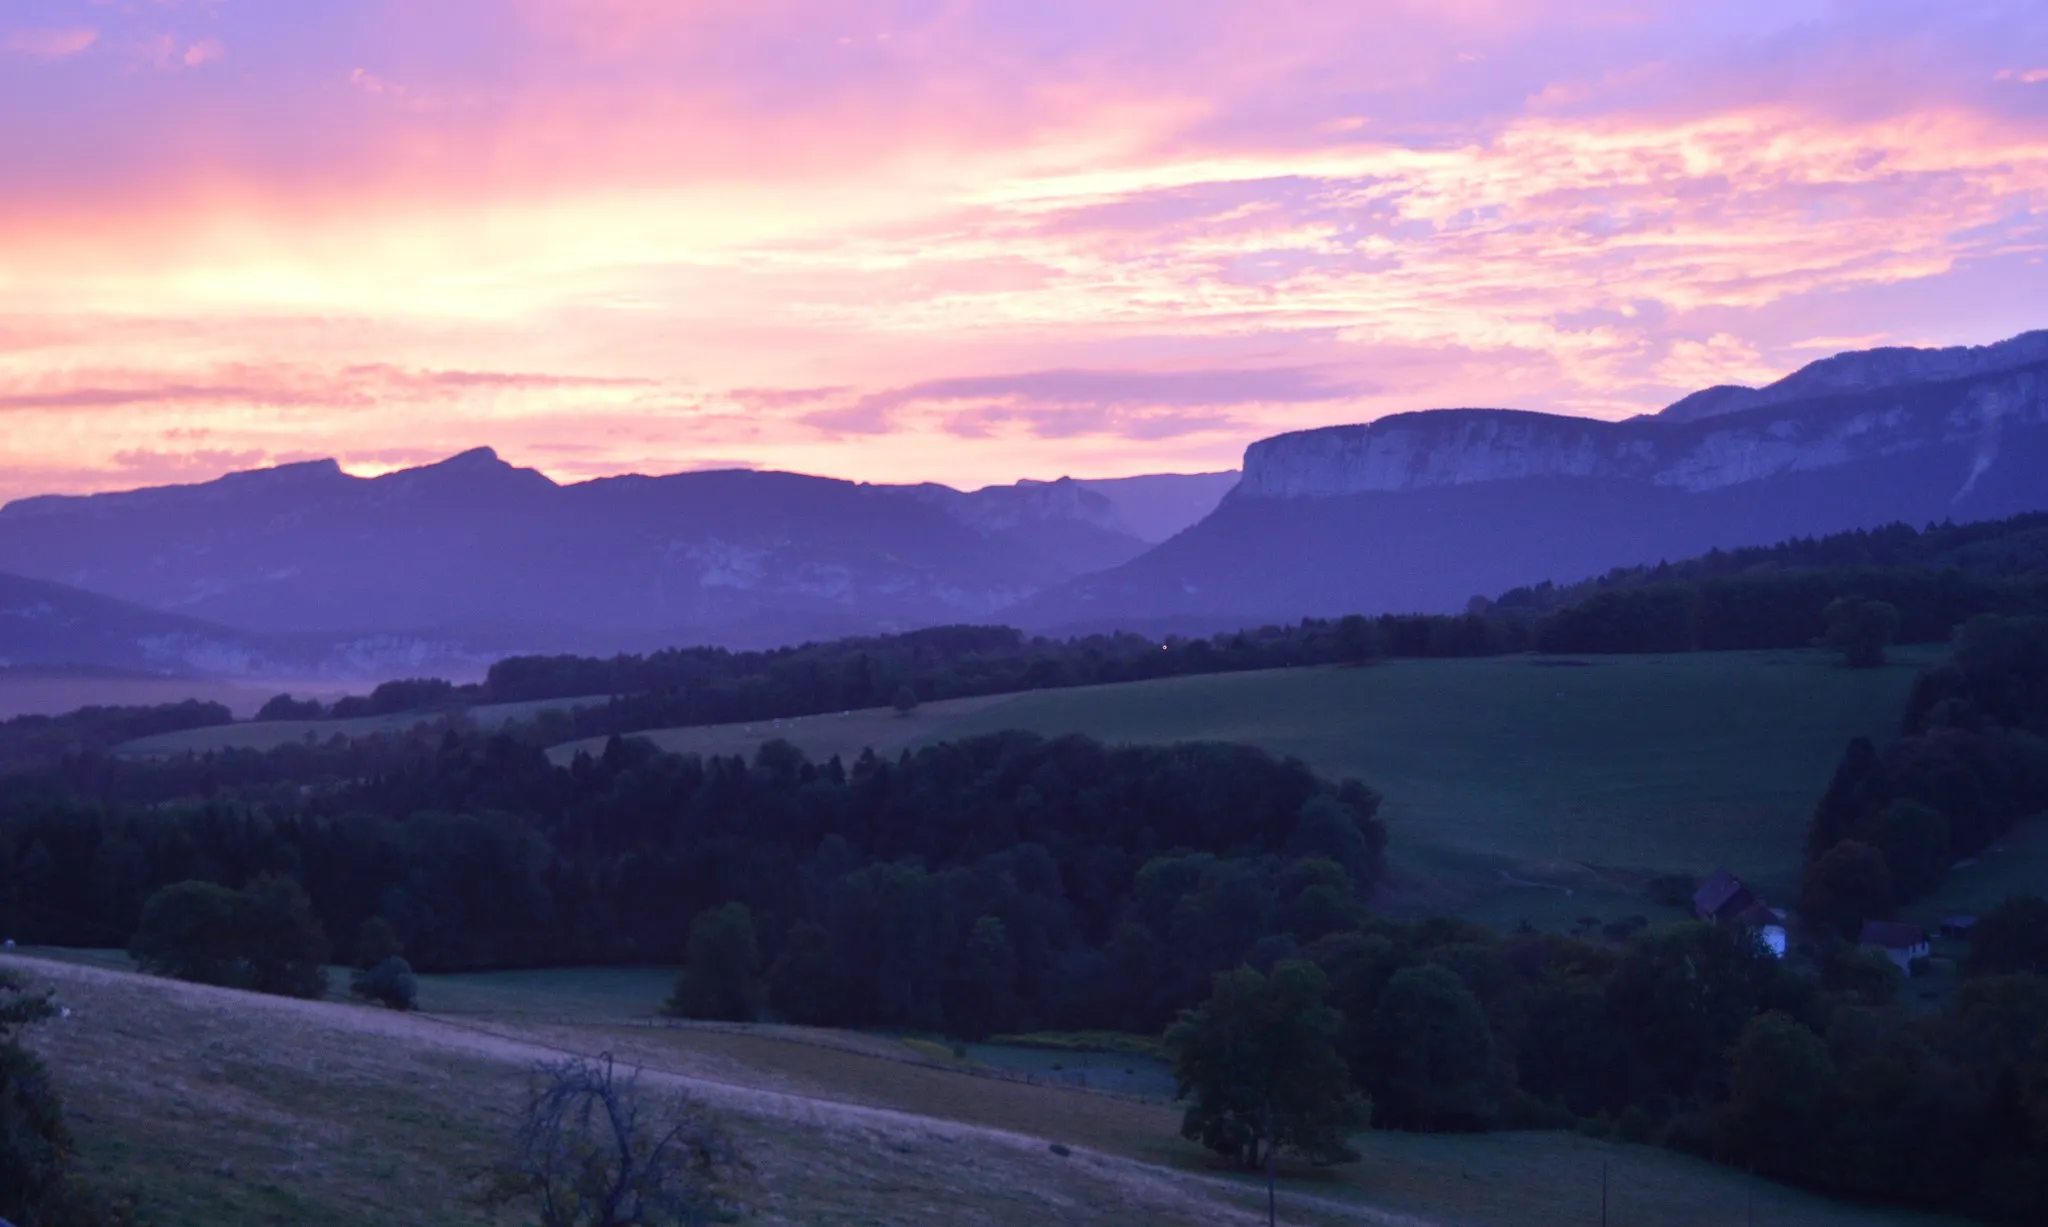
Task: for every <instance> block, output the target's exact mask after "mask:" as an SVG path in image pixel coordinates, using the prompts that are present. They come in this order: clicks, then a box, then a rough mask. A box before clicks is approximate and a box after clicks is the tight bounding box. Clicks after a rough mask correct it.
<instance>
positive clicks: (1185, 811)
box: [0, 729, 1386, 1033]
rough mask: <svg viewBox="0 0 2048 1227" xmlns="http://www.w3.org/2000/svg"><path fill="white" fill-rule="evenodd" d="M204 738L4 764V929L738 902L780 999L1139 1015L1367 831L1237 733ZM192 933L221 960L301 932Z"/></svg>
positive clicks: (445, 924)
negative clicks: (715, 747)
mask: <svg viewBox="0 0 2048 1227" xmlns="http://www.w3.org/2000/svg"><path fill="white" fill-rule="evenodd" d="M218 759H219V765H217V767H216V770H215V771H214V772H213V774H211V775H210V776H209V775H208V766H207V762H206V760H203V759H187V760H182V761H173V762H169V763H164V764H146V763H121V764H106V766H107V767H108V768H109V770H108V773H107V775H106V777H105V781H103V784H104V790H105V791H110V792H114V791H117V792H120V793H122V794H123V795H124V797H125V798H126V799H124V800H120V801H110V800H105V799H91V798H87V797H81V796H78V795H75V794H73V793H72V792H70V791H69V790H68V789H67V787H66V784H65V777H64V776H63V775H62V773H61V772H53V773H47V774H44V775H41V776H36V777H27V778H18V779H16V780H13V781H8V782H5V783H0V799H4V801H5V805H4V809H0V926H4V931H5V933H6V934H7V935H8V936H12V937H14V938H16V939H17V940H21V941H25V942H34V943H44V944H52V945H85V946H110V945H118V946H127V945H129V944H130V943H131V941H132V940H133V939H134V938H135V936H136V934H137V932H138V929H139V927H140V926H141V923H142V921H143V920H144V918H145V915H146V913H147V910H148V908H149V907H150V906H151V904H152V900H155V899H157V896H158V895H159V893H160V892H162V891H163V890H164V889H165V888H167V887H177V888H178V889H179V891H180V892H181V893H182V895H183V896H185V897H183V898H181V899H179V901H178V907H179V908H180V909H182V910H181V911H179V912H176V913H173V915H174V916H182V917H187V918H189V919H188V920H183V921H181V922H180V923H181V924H182V925H183V927H184V929H186V930H189V931H194V932H218V933H226V934H229V935H232V934H234V933H236V932H249V933H268V934H272V935H275V934H277V933H280V932H283V931H285V929H286V928H287V927H288V926H285V925H283V924H281V923H280V922H278V921H277V920H276V918H277V917H280V916H285V915H288V914H289V913H290V912H291V910H292V907H293V904H292V903H291V900H290V899H289V898H286V897H284V896H283V895H280V894H278V893H276V892H275V891H272V890H271V888H269V887H266V886H264V885H263V883H265V882H267V881H274V880H279V879H282V880H289V881H290V882H292V883H295V884H296V887H295V889H296V888H302V889H303V891H304V894H305V897H306V900H307V904H306V906H307V908H308V909H309V912H310V915H311V917H312V918H313V919H314V920H316V921H317V922H318V925H319V928H320V931H321V932H322V933H323V934H324V935H325V937H326V939H327V941H328V944H329V946H330V947H331V950H332V953H334V954H337V955H340V956H342V957H344V958H347V959H350V960H351V961H360V955H361V951H360V949H359V947H360V946H361V945H362V938H361V934H362V933H363V932H364V931H365V928H366V926H368V925H371V924H372V923H375V924H378V925H381V926H384V927H386V928H387V929H388V930H389V931H391V932H392V933H394V934H395V937H396V940H397V941H398V942H399V943H401V944H402V949H403V951H404V953H405V955H406V957H407V958H408V959H409V960H410V962H411V963H412V965H413V966H416V967H418V968H420V969H421V970H456V969H478V968H491V967H520V966H559V965H567V964H588V963H614V964H616V963H628V962H676V961H680V960H682V959H683V958H684V956H685V955H686V954H687V951H688V946H689V943H690V940H691V934H692V922H693V921H694V920H695V919H696V918H697V917H698V916H699V915H700V914H701V913H704V912H706V911H709V910H713V909H716V908H718V907H722V906H724V905H727V904H737V905H741V906H743V907H744V908H745V909H746V910H747V916H748V923H749V928H750V936H751V941H752V948H753V949H754V950H755V951H756V956H755V957H754V958H753V959H750V960H748V964H749V965H748V967H747V970H746V975H747V977H749V979H750V980H751V981H753V983H754V987H753V988H752V989H750V990H749V991H757V992H758V993H759V995H760V999H761V1000H762V1001H763V1002H764V1004H765V1005H767V1006H768V1007H769V1008H772V1009H774V1010H775V1011H776V1012H777V1013H779V1014H781V1015H782V1016H784V1017H788V1018H792V1019H798V1020H801V1021H807V1022H829V1023H833V1024H836V1025H873V1026H895V1027H911V1028H917V1029H924V1030H949V1031H957V1032H961V1033H975V1032H980V1031H987V1030H1014V1029H1019V1028H1034V1027H1063V1028H1102V1027H1114V1028H1122V1029H1131V1030H1148V1031H1152V1030H1157V1029H1158V1028H1159V1027H1161V1026H1163V1025H1164V1024H1165V1023H1166V1022H1167V1021H1168V1020H1170V1019H1171V1017H1172V1015H1173V1012H1174V1011H1175V1010H1176V1009H1178V1008H1179V1007H1180V1006H1181V1005H1183V1004H1185V1003H1186V1002H1187V1001H1188V1000H1189V999H1191V998H1192V997H1193V996H1195V995H1198V994H1199V992H1200V991H1201V988H1202V986H1203V985H1205V984H1206V982H1207V977H1208V975H1209V973H1211V972H1212V971H1215V970H1217V969H1218V968H1222V967H1227V966H1231V965H1234V964H1235V963H1236V962H1238V961H1241V960H1243V959H1245V958H1247V957H1251V956H1252V955H1253V954H1255V953H1259V951H1260V950H1263V951H1266V952H1274V951H1277V952H1279V953H1285V952H1287V951H1288V950H1290V949H1293V948H1295V947H1296V946H1298V945H1299V944H1300V942H1301V941H1303V940H1312V939H1314V938H1316V937H1319V936H1321V935H1322V934H1323V933H1324V932H1327V931H1330V930H1332V929H1334V928H1337V927H1341V926H1342V925H1344V924H1346V923H1349V922H1350V921H1351V920H1353V919H1355V917H1356V916H1357V915H1358V914H1359V908H1360V906H1361V901H1362V898H1363V895H1364V892H1365V891H1366V890H1368V889H1369V888H1370V886H1371V885H1372V883H1373V882H1374V881H1376V880H1377V878H1378V877H1379V874H1380V872H1381V862H1382V857H1383V852H1384V848H1385V843H1386V834H1385V830H1384V828H1383V827H1382V826H1381V824H1380V822H1379V820H1378V818H1377V817H1376V811H1377V808H1378V804H1379V799H1378V797H1377V795H1376V794H1374V793H1373V792H1372V791H1371V790H1370V789H1369V788H1367V787H1365V786H1364V785H1363V784H1360V783H1357V782H1355V781H1347V782H1333V781H1329V780H1324V779H1320V778H1318V777H1317V776H1316V775H1314V774H1313V773H1312V772H1310V771H1309V770H1308V768H1307V767H1305V766H1303V765H1302V764H1301V763H1299V762H1296V761H1292V760H1284V761H1283V760H1280V759H1275V758H1273V757H1272V756H1270V755H1268V754H1266V753H1264V752H1263V751H1260V750H1256V749H1253V748H1250V747H1244V746H1232V745H1216V744H1189V745H1179V746H1170V747H1122V748H1109V747H1105V746H1103V745H1100V744H1098V743H1095V742H1093V741H1090V740H1088V739H1086V738H1080V737H1066V738H1057V739H1045V738H1040V737H1036V736H1033V735H1029V734H1021V733H1008V734H998V735H993V736H990V737H984V738H976V739H973V740H968V741H962V742H957V743H950V744H945V745H939V746H933V747H929V748H926V749H922V750H919V751H917V752H915V753H906V754H904V755H902V756H900V757H898V758H894V759H891V758H886V757H878V756H875V755H873V754H865V755H863V756H862V757H861V758H859V759H858V760H856V761H855V762H853V763H852V764H851V765H846V764H843V763H841V762H840V761H839V760H837V759H833V760H829V761H827V762H825V763H813V762H811V761H809V760H808V759H807V758H805V756H804V755H803V754H802V753H801V752H800V751H798V750H797V749H796V748H795V747H793V746H791V745H789V744H788V743H786V742H775V743H770V744H768V745H766V746H763V747H762V748H761V750H760V751H759V752H758V753H757V754H756V755H755V757H754V758H753V759H752V761H747V760H743V759H741V758H738V757H732V758H717V757H713V758H709V759H703V758H698V757H695V756H681V755H670V754H664V753H662V752H660V751H659V750H657V749H655V748H654V747H653V746H652V745H650V744H648V743H646V742H641V741H625V740H614V741H613V742H612V743H611V744H610V745H609V746H608V747H607V748H606V750H605V752H604V753H603V754H600V755H596V756H590V755H583V756H579V757H578V758H577V759H576V760H575V761H574V762H573V763H571V764H570V765H568V766H561V767H557V766H554V765H552V764H551V763H550V762H549V761H548V759H547V757H546V756H545V754H544V753H543V752H542V751H541V749H540V748H538V747H536V746H534V745H531V744H527V743H524V742H521V741H519V740H516V739H514V738H511V737H507V736H502V735H493V736H488V737H487V736H482V735H478V734H475V733H461V732H457V731H455V730H452V729H451V730H449V731H447V732H446V733H444V734H443V735H441V736H440V737H438V738H430V737H425V736H416V737H412V738H404V739H398V738H393V739H385V740H383V741H382V742H379V743H377V744H376V745H375V746H373V747H369V748H366V747H364V746H361V745H339V746H331V747H313V746H289V747H284V748H282V749H280V750H277V751H272V752H270V753H268V754H253V753H248V752H243V753H241V754H235V755H222V756H218ZM365 763H372V764H375V765H377V766H378V767H379V769H378V770H377V771H375V772H374V773H370V774H365V775H360V776H351V775H349V774H347V771H348V770H349V769H351V768H353V767H358V766H361V765H363V764H365ZM266 769H268V770H266ZM300 772H304V773H306V774H305V775H304V776H303V777H301V778H300V779H297V780H295V779H292V778H290V777H291V775H292V774H295V773H300ZM152 783H155V784H158V785H160V787H158V788H156V789H155V790H154V791H151V789H150V787H149V785H151V784H152ZM185 788H196V789H202V790H210V792H204V791H202V792H194V793H182V794H181V793H177V792H175V790H178V789H185ZM192 884H203V885H192ZM209 888H210V889H209ZM236 895H241V896H242V898H241V899H239V900H238V899H237V898H235V897H234V896H236ZM259 895H260V896H261V897H260V898H256V897H254V896H259ZM158 905H159V906H161V900H158ZM259 914H260V915H263V916H267V917H270V918H272V919H271V920H269V921H267V922H263V923H250V922H243V921H238V920H237V919H236V918H237V917H242V916H253V915H259ZM174 927H175V926H174ZM1261 943H1264V946H1263V947H1262V946H1261ZM1255 947H1256V948H1258V950H1255ZM206 957H208V958H210V959H213V960H215V961H214V963H213V964H210V965H213V966H218V967H223V968H228V969H230V970H229V971H224V972H223V973H222V975H221V976H217V977H213V978H216V979H221V978H222V977H230V978H226V979H224V981H223V982H237V981H235V980H234V979H232V978H231V976H233V975H246V976H249V977H257V976H260V975H265V974H270V973H267V972H263V971H262V970H261V969H262V968H263V967H268V966H275V967H277V968H278V970H277V971H276V973H275V974H276V975H277V976H278V977H280V978H281V980H283V981H290V980H291V978H292V976H293V975H294V971H293V968H294V966H296V965H300V964H304V963H305V962H307V961H308V960H309V958H310V957H311V956H304V957H298V958H297V959H296V960H294V959H293V958H279V959H275V960H272V961H271V962H268V963H266V962H263V961H261V960H258V959H255V958H254V956H252V955H249V954H247V953H246V952H243V951H241V950H240V949H239V948H237V947H235V946H234V945H233V942H232V940H230V941H229V942H228V944H227V945H225V946H223V947H220V949H219V951H218V952H217V953H215V954H211V955H207V956H206ZM1259 957H1265V954H1264V953H1260V954H1259ZM991 967H992V968H994V969H996V970H997V971H1001V972H1002V974H1001V975H996V974H995V973H994V972H991V971H990V970H989V968H991ZM251 986H254V984H253V981H252V985H251ZM288 991H289V990H288Z"/></svg>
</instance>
